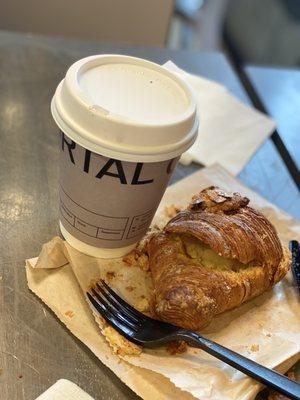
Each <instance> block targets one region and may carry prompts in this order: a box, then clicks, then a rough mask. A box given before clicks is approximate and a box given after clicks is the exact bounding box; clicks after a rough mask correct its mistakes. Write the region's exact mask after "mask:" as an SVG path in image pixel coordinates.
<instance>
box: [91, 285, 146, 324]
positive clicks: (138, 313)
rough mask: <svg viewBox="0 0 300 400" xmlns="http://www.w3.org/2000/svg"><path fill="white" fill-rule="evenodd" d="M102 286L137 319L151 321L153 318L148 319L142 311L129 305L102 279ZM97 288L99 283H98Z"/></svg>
mask: <svg viewBox="0 0 300 400" xmlns="http://www.w3.org/2000/svg"><path fill="white" fill-rule="evenodd" d="M100 282H101V284H102V286H103V287H104V289H105V290H106V291H107V292H108V293H109V294H110V295H111V297H112V298H113V299H114V300H115V301H116V303H117V304H118V305H119V306H122V307H123V308H125V309H126V310H127V311H128V312H130V313H131V315H134V316H135V317H136V318H139V319H140V320H142V321H147V320H151V321H152V319H151V318H149V317H147V315H145V314H143V313H141V312H140V311H138V310H136V309H135V308H134V307H132V306H131V305H130V304H128V303H127V302H126V301H125V300H123V299H122V297H120V296H119V295H117V293H116V292H115V291H114V290H112V289H111V288H110V287H109V286H108V285H107V284H106V282H105V281H104V280H103V279H101V281H100ZM97 286H99V285H98V283H97Z"/></svg>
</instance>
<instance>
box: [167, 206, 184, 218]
mask: <svg viewBox="0 0 300 400" xmlns="http://www.w3.org/2000/svg"><path fill="white" fill-rule="evenodd" d="M179 211H181V208H180V207H178V206H175V204H171V205H169V206H166V207H165V209H164V212H165V214H166V216H167V217H168V218H173V217H175V215H177V214H178V213H179Z"/></svg>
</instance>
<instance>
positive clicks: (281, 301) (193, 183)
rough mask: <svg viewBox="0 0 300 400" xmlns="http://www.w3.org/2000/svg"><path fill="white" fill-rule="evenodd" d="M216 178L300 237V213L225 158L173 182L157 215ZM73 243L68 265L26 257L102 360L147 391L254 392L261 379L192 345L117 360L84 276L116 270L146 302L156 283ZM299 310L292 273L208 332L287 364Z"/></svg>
mask: <svg viewBox="0 0 300 400" xmlns="http://www.w3.org/2000/svg"><path fill="white" fill-rule="evenodd" d="M212 184H216V185H219V186H220V187H222V188H224V189H227V190H234V191H240V192H242V193H243V194H245V195H247V196H248V197H249V198H250V199H251V201H252V204H253V205H254V206H256V207H259V208H261V209H262V210H263V212H265V213H266V214H268V217H269V218H270V219H271V221H272V222H273V223H274V225H275V226H276V228H277V230H278V232H279V234H280V236H281V238H282V240H283V241H284V240H289V239H291V238H293V239H297V238H298V239H300V227H299V224H297V222H296V221H294V220H292V219H291V217H289V216H288V215H287V214H285V213H283V212H282V211H280V210H278V209H277V208H276V207H275V206H272V205H271V204H270V203H268V202H266V201H265V200H264V199H262V198H260V197H259V196H258V195H256V194H255V193H254V192H252V191H250V190H249V189H246V188H244V187H243V186H242V185H241V184H240V183H239V182H238V181H236V180H235V179H233V178H232V177H231V176H230V175H229V174H228V173H227V172H226V171H224V170H223V169H222V168H221V167H219V166H213V167H211V168H206V169H204V170H202V171H200V172H197V173H196V174H194V175H192V176H190V177H188V178H186V179H184V180H182V181H180V182H179V183H177V184H175V185H173V186H172V187H170V188H169V189H168V190H167V192H166V194H165V197H164V199H163V202H162V204H161V206H160V208H159V211H158V214H157V217H156V220H155V221H154V223H158V222H159V223H160V224H164V223H165V221H166V219H167V218H168V217H167V216H166V214H165V211H164V210H165V206H166V205H167V204H176V205H179V206H184V205H185V204H186V203H187V202H188V200H189V199H190V197H191V195H192V194H194V193H195V192H197V191H198V190H200V189H202V188H204V187H206V186H208V185H212ZM66 249H67V252H66V257H67V258H68V260H69V262H70V264H67V265H65V266H63V267H62V268H57V269H55V270H53V269H52V270H47V269H45V268H43V269H33V268H32V267H30V265H33V264H34V262H32V261H29V262H28V263H27V277H28V285H29V287H30V289H31V290H32V291H34V292H35V293H36V294H37V295H38V296H39V297H41V298H42V299H43V300H44V301H45V302H46V304H48V305H49V306H50V307H51V308H52V310H53V311H54V312H55V313H56V315H57V316H58V318H59V319H61V321H62V322H63V323H65V324H66V325H67V327H68V328H69V329H70V330H71V331H72V332H73V333H74V334H75V335H76V336H77V337H78V338H79V339H80V340H82V341H83V342H84V343H86V344H87V345H88V346H89V347H90V348H91V350H92V351H93V352H94V353H95V354H96V355H97V356H98V357H99V358H100V360H101V361H102V362H104V363H105V364H106V365H108V366H109V367H110V368H111V369H112V370H113V371H114V372H115V373H116V374H117V375H118V376H119V377H120V378H121V379H122V380H123V381H124V382H125V383H126V384H128V386H130V387H131V388H132V389H133V390H134V391H135V392H136V393H138V394H139V395H140V396H141V397H143V398H145V399H148V398H149V399H150V398H151V399H155V398H161V399H164V398H176V399H177V398H178V399H189V398H190V399H191V398H193V397H192V396H191V395H193V396H194V397H195V398H198V399H253V398H254V397H255V395H256V393H257V392H258V391H259V390H260V385H259V384H257V383H256V382H255V381H253V380H252V379H250V378H247V377H245V375H243V374H241V373H239V372H237V371H236V370H234V369H233V368H231V367H229V366H227V365H225V364H224V363H222V362H220V361H218V360H217V359H215V358H213V357H211V356H209V355H207V354H205V353H204V352H202V351H201V350H198V349H192V348H189V349H188V351H187V352H186V353H184V354H181V355H176V356H174V355H172V356H171V355H170V354H169V353H168V352H167V351H166V350H165V349H159V350H146V351H145V350H144V351H143V352H142V353H141V354H140V355H138V356H137V355H135V356H128V355H124V354H120V355H119V356H120V357H122V361H121V362H120V364H118V362H117V360H119V357H118V356H116V355H113V354H112V353H111V350H110V348H109V345H108V344H107V342H106V340H105V339H104V337H103V336H102V335H101V334H99V330H98V328H97V326H96V325H95V323H94V321H93V317H92V314H91V311H90V310H89V307H88V306H87V303H86V302H85V299H84V296H83V293H82V291H80V289H79V286H78V283H77V282H79V284H80V286H81V289H83V291H86V290H87V288H88V286H89V284H90V283H91V281H92V280H95V279H99V277H100V276H102V277H106V278H110V281H111V282H110V284H111V286H112V287H114V288H115V289H116V290H118V291H119V292H120V293H121V294H122V295H123V296H124V297H125V298H126V299H127V300H128V301H129V302H131V303H132V304H134V305H135V306H136V307H138V306H139V303H140V302H142V306H144V305H145V304H143V302H144V303H145V301H144V300H145V298H146V299H147V297H148V296H149V290H150V289H151V280H150V277H149V273H148V272H146V271H144V270H142V269H141V268H139V267H137V266H130V267H129V266H127V265H126V264H124V263H123V262H122V261H121V260H99V259H95V258H92V257H88V256H85V255H83V254H81V253H79V252H77V251H76V250H74V249H72V248H71V247H70V246H66ZM45 263H47V257H45V255H44V256H43V259H40V264H41V265H42V264H45ZM44 266H45V265H44ZM70 266H71V268H72V270H73V272H72V270H71V268H70ZM73 273H74V274H73ZM107 274H108V275H107ZM75 276H76V278H77V279H75ZM132 286H135V289H134V290H131V289H128V288H131V287H132ZM149 288H150V289H149ZM299 311H300V306H299V301H298V299H297V294H296V291H295V290H294V289H293V287H292V282H291V277H290V276H289V277H288V278H286V279H285V280H284V281H283V282H281V283H280V284H278V285H277V286H276V287H275V288H274V289H273V291H270V292H268V293H266V294H264V295H262V296H260V297H258V298H257V299H255V300H253V301H251V302H249V303H247V304H245V305H243V306H242V307H239V308H238V309H236V310H233V311H231V312H228V313H224V314H223V315H221V316H219V317H218V318H216V319H215V320H214V322H213V323H212V324H211V325H210V326H208V327H207V328H206V329H205V331H203V333H205V334H206V335H207V336H208V337H210V338H211V339H213V340H215V341H217V342H219V343H221V344H223V345H225V346H227V347H230V348H232V349H233V350H235V351H238V352H240V353H242V354H244V355H246V356H247V357H249V358H252V359H255V360H257V361H258V362H260V363H262V364H264V365H267V366H269V367H272V368H273V367H276V366H278V365H280V364H281V370H282V371H284V370H286V369H287V368H289V366H291V365H292V364H293V363H294V362H295V360H296V359H297V358H298V354H299V347H300V320H299V315H300V314H299ZM100 325H101V324H100ZM83 327H84V328H83ZM282 364H283V365H282ZM139 367H141V368H139ZM136 374H137V375H136ZM166 378H168V379H170V381H171V382H172V383H173V384H174V385H173V384H172V383H171V382H170V381H169V380H168V379H166ZM149 385H150V386H151V391H149ZM175 386H176V387H177V388H180V389H182V390H184V391H180V390H179V389H177V388H176V387H175ZM155 396H157V397H155ZM187 396H188V397H187Z"/></svg>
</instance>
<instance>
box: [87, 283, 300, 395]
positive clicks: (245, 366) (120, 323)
mask: <svg viewBox="0 0 300 400" xmlns="http://www.w3.org/2000/svg"><path fill="white" fill-rule="evenodd" d="M87 297H88V299H89V301H90V302H91V304H92V305H93V307H94V308H95V310H96V311H97V312H98V313H99V314H100V315H101V316H102V317H103V318H104V319H105V320H106V321H107V322H108V323H109V324H110V325H111V326H113V327H114V328H115V329H116V330H117V331H118V332H119V333H120V334H122V335H123V336H125V337H126V338H127V339H128V340H130V341H132V342H133V343H136V344H138V345H140V346H143V347H151V348H153V347H158V346H161V345H163V344H165V343H168V342H170V341H174V340H184V341H186V342H187V343H189V344H191V345H193V346H196V347H199V348H200V349H202V350H204V351H206V352H207V353H209V354H211V355H212V356H214V357H216V358H218V359H219V360H221V361H224V362H225V363H226V364H229V365H231V366H232V367H234V368H236V369H237V370H239V371H241V372H243V373H245V374H246V375H248V376H251V377H252V378H254V379H256V380H257V381H259V382H261V383H263V384H264V385H266V386H268V387H271V388H273V389H276V390H277V391H278V392H280V393H283V394H285V395H287V396H289V397H290V398H291V399H297V400H299V399H300V384H298V383H296V382H294V381H292V380H290V379H288V378H287V377H286V376H284V375H281V374H279V373H277V372H275V371H273V370H271V369H268V368H266V367H264V366H262V365H260V364H257V363H256V362H254V361H252V360H250V359H248V358H246V357H244V356H242V355H240V354H238V353H235V352H234V351H232V350H229V349H227V348H226V347H223V346H221V345H219V344H217V343H215V342H213V341H211V340H209V339H206V338H205V337H203V336H201V335H199V334H198V333H196V332H193V331H189V330H187V329H182V328H179V327H178V326H175V325H171V324H168V323H166V322H161V321H157V320H155V319H152V318H150V317H147V316H146V315H144V314H142V313H141V312H139V311H138V310H136V309H135V308H134V307H132V306H131V305H129V304H128V303H127V302H126V301H125V300H123V299H122V298H121V297H120V296H118V295H117V293H116V292H114V291H113V290H112V289H111V288H110V287H109V286H108V285H107V284H106V283H105V282H104V281H103V280H102V281H100V282H99V283H98V284H96V286H95V287H94V288H93V289H91V290H90V292H88V293H87Z"/></svg>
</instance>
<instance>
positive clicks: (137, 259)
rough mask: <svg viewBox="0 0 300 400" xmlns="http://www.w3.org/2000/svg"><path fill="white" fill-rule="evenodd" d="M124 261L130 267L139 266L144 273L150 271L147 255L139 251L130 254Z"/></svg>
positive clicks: (135, 250) (134, 250)
mask: <svg viewBox="0 0 300 400" xmlns="http://www.w3.org/2000/svg"><path fill="white" fill-rule="evenodd" d="M123 261H124V262H125V263H126V264H127V265H129V266H138V267H139V268H141V269H142V270H143V271H148V270H149V260H148V256H147V254H146V253H144V252H141V251H139V250H137V249H133V250H132V251H131V252H130V253H129V254H127V255H126V256H125V257H123Z"/></svg>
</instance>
